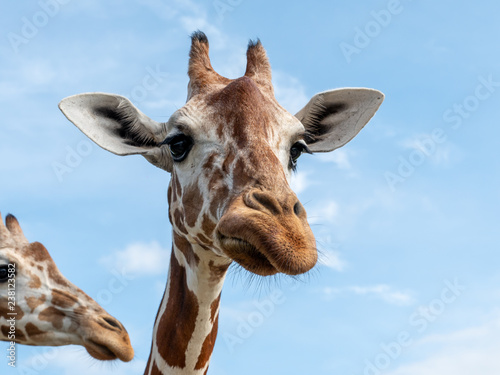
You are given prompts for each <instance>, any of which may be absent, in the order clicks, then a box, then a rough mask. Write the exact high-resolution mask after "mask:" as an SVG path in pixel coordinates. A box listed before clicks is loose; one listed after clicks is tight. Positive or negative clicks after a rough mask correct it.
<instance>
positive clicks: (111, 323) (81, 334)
mask: <svg viewBox="0 0 500 375" xmlns="http://www.w3.org/2000/svg"><path fill="white" fill-rule="evenodd" d="M12 318H14V319H13V320H12ZM14 321H15V323H14ZM11 322H12V324H11ZM11 327H12V328H11ZM0 341H14V342H16V343H19V344H25V345H36V346H42V345H43V346H61V345H71V344H73V345H82V346H84V347H85V349H87V351H88V353H89V354H90V355H91V356H92V357H94V358H96V359H99V360H113V359H120V360H122V361H130V360H131V359H132V358H133V356H134V350H133V349H132V346H131V345H130V339H129V336H128V333H127V331H126V330H125V328H124V327H123V325H122V324H121V323H120V322H119V321H118V320H116V319H115V318H113V317H112V316H110V315H109V314H108V313H107V312H106V311H105V310H104V309H103V308H102V307H101V306H99V304H98V303H97V302H95V301H94V300H93V299H92V298H90V297H89V296H88V295H87V294H85V293H84V292H83V291H82V290H80V289H79V288H77V287H76V286H75V285H73V284H72V283H70V282H69V281H68V280H67V279H66V278H65V277H64V276H63V275H62V274H61V272H59V270H58V269H57V266H56V265H55V263H54V261H53V260H52V258H51V256H50V255H49V253H48V251H47V249H46V248H45V247H44V246H43V245H42V244H41V243H39V242H33V243H29V241H28V240H27V239H26V237H25V236H24V234H23V231H22V230H21V227H20V225H19V222H18V221H17V219H16V218H15V217H14V216H12V215H7V217H6V218H5V225H4V223H3V221H2V219H1V216H0Z"/></svg>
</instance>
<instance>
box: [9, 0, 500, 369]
mask: <svg viewBox="0 0 500 375" xmlns="http://www.w3.org/2000/svg"><path fill="white" fill-rule="evenodd" d="M499 13H500V5H499V4H498V3H497V2H493V1H486V0H478V1H475V2H474V4H472V3H470V2H469V3H466V4H462V3H460V4H457V2H452V1H450V0H443V1H439V2H437V1H429V0H422V1H410V0H400V1H397V0H389V1H371V2H366V1H365V2H340V1H317V2H307V3H306V2H295V3H292V2H284V1H275V2H272V3H270V2H265V1H252V2H250V1H248V0H231V1H230V0H220V1H206V2H201V1H170V2H166V1H159V0H146V1H127V2H119V1H107V2H100V1H95V0H89V1H77V0H64V1H63V0H59V2H56V0H41V1H40V2H38V1H23V2H3V3H2V4H1V5H0V36H1V38H0V103H1V104H0V108H1V115H2V116H1V118H2V120H1V122H0V176H1V177H0V181H1V183H0V211H1V213H2V215H4V216H5V215H6V214H7V213H9V212H10V213H13V214H15V215H16V216H17V217H18V219H19V220H20V222H21V225H22V226H23V228H24V231H25V234H26V235H27V237H28V239H29V240H31V241H40V242H42V243H44V244H45V245H46V247H47V248H48V250H49V251H50V253H51V254H52V256H53V258H54V259H55V260H56V262H57V264H58V266H59V268H60V269H61V270H62V272H63V273H64V274H65V275H66V276H67V277H68V278H69V279H70V280H71V281H72V282H74V283H75V284H76V285H78V286H80V287H81V288H82V289H83V290H85V291H86V292H87V293H88V294H89V295H91V296H92V297H93V298H94V299H96V300H97V301H98V302H100V303H101V304H102V305H103V307H105V308H106V309H107V310H108V311H109V312H110V313H111V314H112V315H114V316H116V317H117V318H118V319H119V320H121V321H122V322H123V323H124V324H125V326H126V327H127V329H128V331H129V333H130V335H131V339H132V343H133V345H134V347H135V350H136V358H135V359H134V360H133V362H132V363H127V364H122V363H117V364H112V365H110V364H101V363H97V362H96V361H94V360H93V359H91V358H89V357H88V355H87V354H86V352H85V350H84V349H83V348H77V347H66V348H58V349H55V350H54V349H50V348H29V347H18V360H19V363H18V364H19V367H18V369H17V370H12V369H10V368H8V366H7V359H6V358H4V359H3V360H1V359H0V368H1V373H2V374H18V373H19V374H54V375H62V374H72V375H75V374H76V375H78V374H120V375H129V374H139V373H142V371H143V368H144V365H145V362H146V360H147V357H148V354H149V348H150V340H151V330H152V325H153V322H154V317H155V315H156V311H157V308H158V305H159V303H160V299H161V295H162V293H163V288H164V285H165V279H166V269H167V267H168V254H169V251H170V242H171V236H170V231H171V228H170V225H169V223H168V217H167V194H166V191H167V185H168V181H169V176H168V174H167V173H165V172H163V171H161V170H159V169H156V168H155V167H153V166H151V165H150V164H149V163H147V162H146V161H145V160H144V159H142V158H141V157H136V156H130V157H117V156H115V155H112V154H110V153H108V152H106V151H104V150H101V149H100V148H98V146H96V145H93V144H92V143H91V142H90V141H88V140H87V138H86V137H85V136H84V135H83V134H82V133H80V132H79V131H78V130H77V129H76V128H75V127H74V126H73V125H72V124H71V123H70V122H68V121H67V120H66V118H65V117H64V116H63V115H62V114H61V113H60V111H59V110H58V108H57V104H58V102H59V101H60V100H61V99H62V98H64V97H66V96H69V95H73V94H77V93H81V92H89V91H101V92H111V93H117V94H121V95H124V96H127V97H129V98H130V99H131V100H132V101H133V102H134V103H135V104H136V105H137V106H138V107H139V108H140V109H141V110H142V111H143V112H145V113H146V114H148V115H149V116H150V117H152V118H153V119H155V120H157V121H166V120H167V119H168V117H169V115H170V114H171V113H173V111H175V110H176V109H177V108H179V107H181V106H182V105H183V103H184V100H185V97H186V92H187V91H186V86H187V75H186V70H187V54H188V51H189V44H190V43H189V38H188V36H189V34H190V33H191V32H193V31H194V30H197V29H200V30H203V31H204V32H205V33H206V34H207V36H208V38H209V40H210V47H211V58H212V64H213V66H214V68H215V69H216V70H217V71H218V72H219V73H221V74H223V75H226V76H228V77H230V78H236V77H238V76H240V75H242V74H243V72H244V69H245V49H246V45H247V42H248V40H249V39H253V38H256V37H259V38H260V39H261V41H262V43H263V45H264V46H265V48H266V49H267V51H268V55H269V57H270V61H271V65H272V67H273V77H274V84H275V90H276V94H277V98H278V100H279V101H280V102H281V103H282V105H283V106H284V107H285V108H287V109H288V110H289V111H290V112H292V113H295V112H296V111H297V110H299V109H300V108H301V107H302V106H303V105H304V104H305V103H306V102H307V101H308V99H309V98H310V97H311V96H312V95H314V94H315V93H317V92H319V91H323V90H327V89H331V88H337V87H371V88H376V89H378V90H381V91H382V92H384V93H385V95H386V99H385V102H384V103H383V104H382V106H381V108H380V110H379V112H378V113H377V114H376V116H375V117H374V118H373V120H372V121H371V122H370V123H369V125H367V127H366V128H365V129H364V130H363V131H362V132H361V133H360V134H359V135H358V136H357V137H356V138H355V139H354V140H353V141H352V142H350V143H349V144H348V145H346V146H345V147H343V148H342V149H339V150H337V151H335V152H334V153H331V154H327V155H312V156H309V155H305V156H303V157H302V158H301V159H300V162H299V169H298V173H297V174H296V176H295V177H294V181H293V185H294V187H295V190H296V191H297V192H298V194H299V196H300V198H301V200H302V202H303V203H304V204H305V207H306V209H307V210H308V215H309V217H310V222H311V225H312V227H313V230H314V232H315V235H316V237H317V240H318V244H319V247H320V249H321V251H322V254H323V255H322V264H321V265H319V266H318V267H317V268H316V270H315V271H314V272H312V274H311V275H310V277H304V278H303V279H302V280H303V281H301V282H298V283H291V282H289V280H287V279H286V278H279V279H278V281H274V282H269V283H268V282H266V281H264V282H262V283H259V282H253V283H249V282H248V279H249V278H248V275H245V274H241V273H240V274H238V273H236V274H230V275H229V276H228V279H227V281H226V285H225V287H224V291H223V296H222V305H221V315H220V328H219V337H218V341H217V344H216V348H215V351H214V355H213V357H212V361H211V366H210V370H209V373H210V374H215V375H225V374H234V373H237V374H241V375H244V374H255V373H261V374H316V375H323V374H325V375H326V374H328V375H331V374H342V375H365V374H370V375H378V374H388V375H416V374H422V373H425V374H427V375H438V374H439V375H448V374H453V375H469V374H478V373H481V374H482V375H493V374H495V375H496V374H498V373H500V362H499V361H498V353H499V352H500V340H499V339H498V337H499V336H500V308H499V303H500V287H499V285H500V271H499V268H498V264H499V261H500V257H499V255H498V244H499V242H500V241H499V240H500V238H499V237H500V235H499V234H498V233H499V230H498V229H499V227H498V226H499V219H498V212H499V211H500V207H499V206H500V205H499V201H500V188H499V187H500V184H499V182H500V179H499V173H498V171H499V159H500V157H499V154H498V149H499V148H500V141H499V140H500V130H499V127H498V119H499V115H500V107H499V105H498V103H499V100H500V63H499V61H500V50H499V49H498V35H500V25H499V24H498V20H497V18H498V14H499ZM146 77H152V78H153V81H154V83H155V85H153V86H154V87H153V88H151V87H149V89H146V88H145V87H144V83H143V82H144V80H145V79H146ZM147 79H148V80H149V81H148V82H151V79H150V78H147ZM124 275H125V276H124ZM117 285H118V286H119V287H116V286H117ZM112 286H113V287H112ZM2 347H6V345H5V344H3V343H2V344H0V348H2Z"/></svg>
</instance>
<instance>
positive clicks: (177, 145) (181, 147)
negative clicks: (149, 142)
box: [162, 134, 193, 162]
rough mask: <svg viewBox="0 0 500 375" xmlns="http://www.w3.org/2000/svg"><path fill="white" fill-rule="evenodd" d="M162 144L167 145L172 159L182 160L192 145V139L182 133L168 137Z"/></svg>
mask: <svg viewBox="0 0 500 375" xmlns="http://www.w3.org/2000/svg"><path fill="white" fill-rule="evenodd" d="M162 144H166V145H168V148H169V149H170V154H171V155H172V159H174V161H176V162H181V161H183V160H184V159H185V158H186V157H187V156H188V154H189V151H190V150H191V148H192V147H193V139H192V138H191V137H189V136H187V135H184V134H177V135H174V136H172V137H168V138H167V139H165V141H163V143H162Z"/></svg>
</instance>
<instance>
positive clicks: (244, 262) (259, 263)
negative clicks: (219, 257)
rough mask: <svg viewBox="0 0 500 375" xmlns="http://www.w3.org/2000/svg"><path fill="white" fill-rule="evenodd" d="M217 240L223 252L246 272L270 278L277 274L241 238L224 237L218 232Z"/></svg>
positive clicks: (262, 257)
mask: <svg viewBox="0 0 500 375" xmlns="http://www.w3.org/2000/svg"><path fill="white" fill-rule="evenodd" d="M218 239H219V243H220V245H221V247H222V248H223V250H224V252H225V253H226V254H227V255H229V256H230V257H231V259H233V260H234V261H236V262H237V263H238V264H240V265H241V266H242V267H243V268H245V269H246V270H248V271H250V272H253V273H256V274H258V275H261V276H270V275H274V274H276V273H278V272H279V271H278V270H277V269H276V268H275V267H274V266H273V265H272V264H271V262H270V261H269V260H268V259H267V257H266V256H265V255H264V254H262V253H261V252H260V251H259V250H258V249H257V247H256V246H254V245H252V244H251V243H250V242H248V241H245V240H243V239H241V238H236V237H226V236H224V235H223V234H221V233H220V232H219V233H218Z"/></svg>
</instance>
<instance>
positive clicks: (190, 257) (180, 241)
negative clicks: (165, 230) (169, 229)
mask: <svg viewBox="0 0 500 375" xmlns="http://www.w3.org/2000/svg"><path fill="white" fill-rule="evenodd" d="M174 244H175V247H176V248H177V249H178V250H179V251H180V252H181V253H182V254H183V255H184V257H185V258H186V260H187V262H188V264H189V265H190V266H191V267H196V266H197V265H198V264H199V263H200V257H199V256H198V255H197V254H196V253H195V252H194V251H193V248H192V246H191V244H190V243H189V241H188V240H186V238H185V237H183V236H179V235H178V234H177V233H174Z"/></svg>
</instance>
